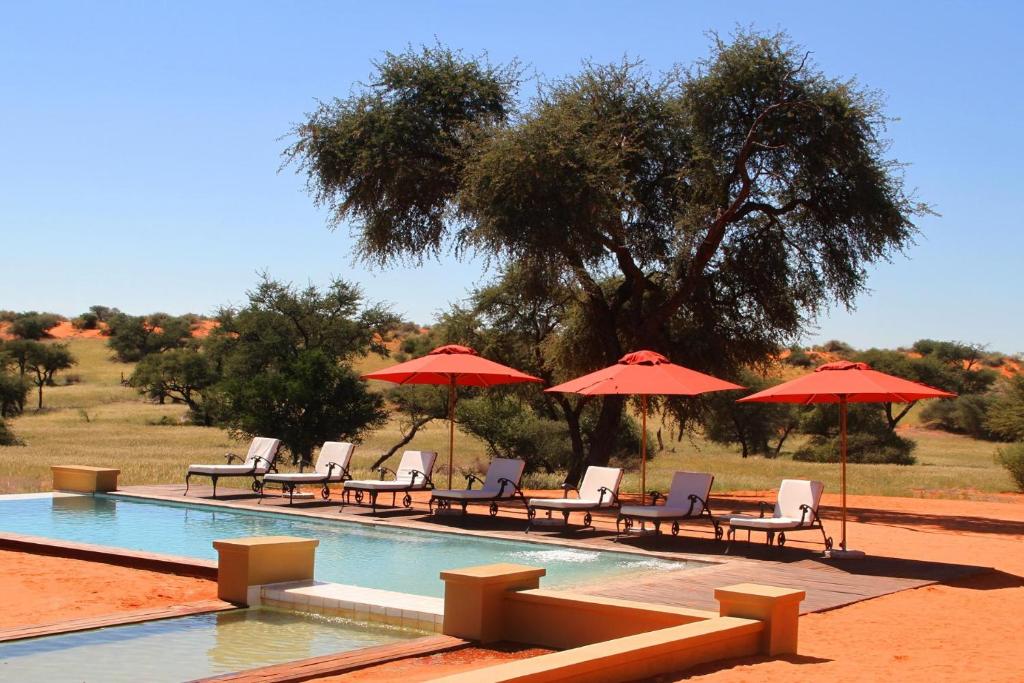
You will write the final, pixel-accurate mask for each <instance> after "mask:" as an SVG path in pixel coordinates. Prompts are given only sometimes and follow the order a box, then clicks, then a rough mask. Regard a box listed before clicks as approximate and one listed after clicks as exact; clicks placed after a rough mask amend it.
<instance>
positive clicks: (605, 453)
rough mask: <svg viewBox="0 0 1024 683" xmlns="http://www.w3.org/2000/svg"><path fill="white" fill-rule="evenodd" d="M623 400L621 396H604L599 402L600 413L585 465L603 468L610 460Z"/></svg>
mask: <svg viewBox="0 0 1024 683" xmlns="http://www.w3.org/2000/svg"><path fill="white" fill-rule="evenodd" d="M624 404H625V398H624V397H622V396H605V397H604V400H603V401H602V402H601V413H600V415H598V417H597V425H596V426H595V427H594V434H593V436H592V437H591V439H590V453H589V454H588V456H587V463H586V464H587V465H597V466H600V467H605V466H607V465H608V460H609V459H611V456H612V450H613V449H614V447H615V436H616V434H617V433H618V431H619V427H620V425H621V423H622V407H623V405H624Z"/></svg>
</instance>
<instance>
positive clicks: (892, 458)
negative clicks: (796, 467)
mask: <svg viewBox="0 0 1024 683" xmlns="http://www.w3.org/2000/svg"><path fill="white" fill-rule="evenodd" d="M916 446H917V444H916V443H914V442H913V441H911V440H910V439H904V438H903V437H902V436H899V435H897V434H894V433H892V432H889V433H887V434H881V435H879V434H856V433H855V434H850V435H849V436H848V437H847V442H846V459H847V460H848V461H849V462H855V463H863V464H867V465H881V464H887V465H913V464H914V463H915V462H917V459H916V458H915V457H914V456H913V450H914V448H915V447H916ZM793 459H794V460H800V461H802V462H839V438H838V437H833V438H828V437H822V436H815V437H812V438H811V439H810V440H809V441H808V442H807V444H805V445H804V446H802V447H801V448H800V449H799V450H797V452H796V453H794V454H793Z"/></svg>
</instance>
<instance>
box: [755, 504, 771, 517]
mask: <svg viewBox="0 0 1024 683" xmlns="http://www.w3.org/2000/svg"><path fill="white" fill-rule="evenodd" d="M757 509H758V517H764V513H765V512H766V511H768V510H771V511H772V514H775V505H774V504H773V503H769V502H767V501H764V500H759V501H757Z"/></svg>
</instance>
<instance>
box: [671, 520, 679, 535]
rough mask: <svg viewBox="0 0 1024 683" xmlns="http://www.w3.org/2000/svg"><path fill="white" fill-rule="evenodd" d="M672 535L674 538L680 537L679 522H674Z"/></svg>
mask: <svg viewBox="0 0 1024 683" xmlns="http://www.w3.org/2000/svg"><path fill="white" fill-rule="evenodd" d="M672 535H673V536H678V535H679V522H672Z"/></svg>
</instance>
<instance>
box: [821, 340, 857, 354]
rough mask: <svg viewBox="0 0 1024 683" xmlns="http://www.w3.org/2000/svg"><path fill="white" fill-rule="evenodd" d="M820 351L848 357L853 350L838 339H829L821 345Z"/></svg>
mask: <svg viewBox="0 0 1024 683" xmlns="http://www.w3.org/2000/svg"><path fill="white" fill-rule="evenodd" d="M820 348H821V350H822V351H828V352H829V353H834V354H836V355H839V356H848V355H850V354H852V353H854V348H853V347H852V346H850V345H849V344H847V343H846V342H844V341H840V340H838V339H830V340H828V341H827V342H825V343H824V344H822V345H821V347H820Z"/></svg>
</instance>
